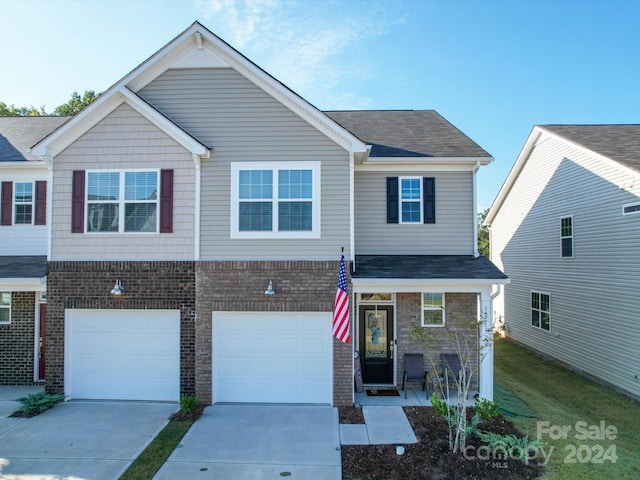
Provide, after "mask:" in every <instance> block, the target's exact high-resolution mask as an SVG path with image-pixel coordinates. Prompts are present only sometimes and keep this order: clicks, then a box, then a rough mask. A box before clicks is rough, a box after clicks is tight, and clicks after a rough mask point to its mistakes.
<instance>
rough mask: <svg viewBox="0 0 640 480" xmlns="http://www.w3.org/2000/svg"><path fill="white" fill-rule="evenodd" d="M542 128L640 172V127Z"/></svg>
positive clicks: (567, 126) (579, 126) (568, 126)
mask: <svg viewBox="0 0 640 480" xmlns="http://www.w3.org/2000/svg"><path fill="white" fill-rule="evenodd" d="M540 127H541V128H542V129H544V130H548V131H550V132H553V133H555V134H556V135H559V136H561V137H563V138H565V139H567V140H569V141H571V142H573V143H577V144H579V145H582V146H583V147H585V148H588V149H589V150H591V151H593V152H595V153H599V154H600V155H603V156H605V157H608V158H610V159H611V160H614V161H616V162H618V163H621V164H622V165H625V166H627V167H629V168H632V169H633V170H636V171H638V172H640V125H623V124H619V125H615V124H609V125H541V126H540Z"/></svg>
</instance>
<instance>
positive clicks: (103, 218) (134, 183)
mask: <svg viewBox="0 0 640 480" xmlns="http://www.w3.org/2000/svg"><path fill="white" fill-rule="evenodd" d="M158 177H159V175H158V171H157V170H152V171H90V172H87V197H86V202H87V208H86V212H87V217H86V221H87V230H86V231H87V232H102V233H105V232H111V233H123V232H125V233H129V232H151V233H157V232H158V190H159V184H158Z"/></svg>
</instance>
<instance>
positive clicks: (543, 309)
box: [531, 291, 551, 331]
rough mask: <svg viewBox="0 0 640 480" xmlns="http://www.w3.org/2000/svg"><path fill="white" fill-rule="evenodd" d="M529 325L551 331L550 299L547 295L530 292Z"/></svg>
mask: <svg viewBox="0 0 640 480" xmlns="http://www.w3.org/2000/svg"><path fill="white" fill-rule="evenodd" d="M531 325H532V326H534V327H536V328H540V329H542V330H546V331H550V330H551V297H550V296H549V294H548V293H540V292H533V291H532V292H531Z"/></svg>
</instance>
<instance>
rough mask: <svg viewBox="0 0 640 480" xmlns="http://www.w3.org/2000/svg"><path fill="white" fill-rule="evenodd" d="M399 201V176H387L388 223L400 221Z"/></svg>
mask: <svg viewBox="0 0 640 480" xmlns="http://www.w3.org/2000/svg"><path fill="white" fill-rule="evenodd" d="M398 201H399V199H398V177H387V223H398V221H399V214H400V205H399V203H398Z"/></svg>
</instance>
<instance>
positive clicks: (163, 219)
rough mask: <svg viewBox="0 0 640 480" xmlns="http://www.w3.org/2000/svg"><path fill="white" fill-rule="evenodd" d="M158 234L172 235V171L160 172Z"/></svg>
mask: <svg viewBox="0 0 640 480" xmlns="http://www.w3.org/2000/svg"><path fill="white" fill-rule="evenodd" d="M160 233H173V170H160Z"/></svg>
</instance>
